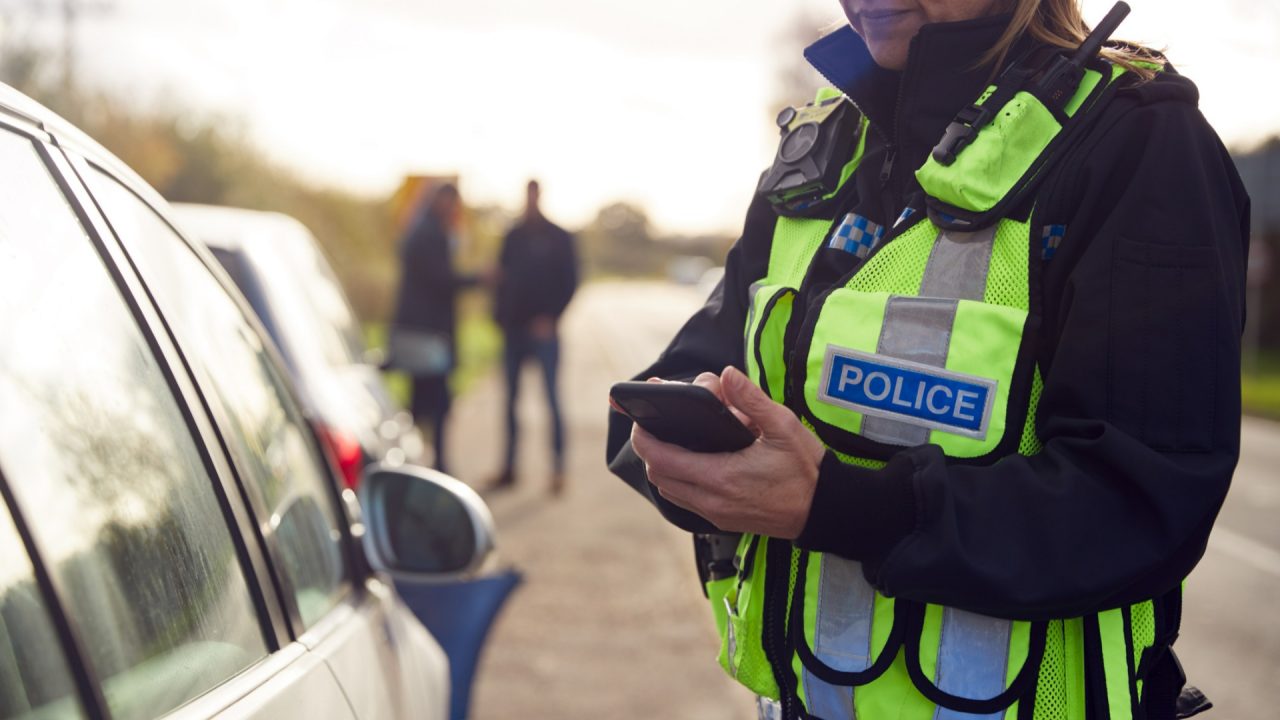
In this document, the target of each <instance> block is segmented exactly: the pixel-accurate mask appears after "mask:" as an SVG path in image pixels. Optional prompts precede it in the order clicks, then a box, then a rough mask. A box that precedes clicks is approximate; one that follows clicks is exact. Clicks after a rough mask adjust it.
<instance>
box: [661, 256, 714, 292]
mask: <svg viewBox="0 0 1280 720" xmlns="http://www.w3.org/2000/svg"><path fill="white" fill-rule="evenodd" d="M714 265H715V263H714V262H712V261H711V260H710V259H708V258H705V257H702V256H701V255H678V256H676V257H673V258H671V260H669V261H668V262H667V279H669V280H670V281H671V282H673V283H675V284H677V285H697V284H698V280H699V279H700V278H701V277H702V275H703V273H705V272H706V271H707V270H709V269H711V268H712V267H713V266H714Z"/></svg>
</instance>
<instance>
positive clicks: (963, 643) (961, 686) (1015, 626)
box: [900, 601, 1049, 720]
mask: <svg viewBox="0 0 1280 720" xmlns="http://www.w3.org/2000/svg"><path fill="white" fill-rule="evenodd" d="M900 602H903V601H900ZM910 605H911V607H910V609H908V610H906V611H905V612H904V613H903V619H904V623H905V625H906V627H905V628H904V638H905V647H904V655H905V660H906V669H907V676H908V677H910V678H911V682H912V684H913V685H915V687H916V689H917V690H918V691H919V692H920V694H921V695H924V696H925V697H926V698H927V699H928V700H929V701H930V702H932V703H934V704H936V705H937V706H938V707H939V711H938V715H937V717H938V718H941V719H950V718H955V719H956V720H958V719H959V718H960V717H964V716H965V715H964V714H969V715H995V714H998V713H1003V712H1004V711H1005V710H1007V709H1008V708H1009V707H1010V706H1011V705H1013V704H1014V703H1015V702H1018V701H1019V700H1026V701H1032V699H1033V698H1034V697H1035V693H1036V686H1037V681H1038V679H1039V675H1040V665H1041V661H1042V660H1043V659H1044V651H1045V641H1046V635H1047V631H1048V625H1049V624H1048V623H1047V622H1032V623H1029V622H1023V621H1020V620H1004V619H1001V618H994V617H989V616H986V615H980V614H978V613H972V612H968V611H966V610H960V609H958V608H950V607H943V606H940V605H932V604H929V605H920V604H918V603H910Z"/></svg>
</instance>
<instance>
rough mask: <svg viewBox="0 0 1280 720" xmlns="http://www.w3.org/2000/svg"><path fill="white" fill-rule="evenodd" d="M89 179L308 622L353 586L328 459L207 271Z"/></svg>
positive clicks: (164, 230) (133, 201) (131, 200)
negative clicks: (164, 321)
mask: <svg viewBox="0 0 1280 720" xmlns="http://www.w3.org/2000/svg"><path fill="white" fill-rule="evenodd" d="M90 184H91V185H92V186H93V188H94V192H95V195H96V196H97V197H98V200H99V202H101V203H102V205H103V207H104V208H105V209H106V211H107V215H108V216H109V217H110V219H111V223H112V226H113V227H114V228H115V230H116V232H117V233H118V234H119V235H120V238H121V240H122V241H123V242H124V244H125V246H126V247H127V248H128V249H129V251H130V254H131V255H132V256H133V258H134V261H135V262H137V264H138V268H139V270H140V272H141V273H142V276H143V278H144V279H145V280H147V282H148V285H149V286H150V287H151V290H152V292H154V293H155V294H156V297H157V300H158V302H159V303H160V305H161V306H162V308H163V309H164V312H165V316H166V317H167V318H168V320H169V322H170V323H171V325H172V326H173V329H174V332H175V333H176V334H177V336H178V342H179V344H181V345H182V346H183V349H184V350H185V352H186V355H187V358H188V359H189V360H190V361H191V363H192V364H193V365H194V366H195V369H196V371H197V373H198V374H199V375H200V378H199V379H200V382H201V384H202V385H204V386H206V387H207V388H208V389H210V390H212V391H213V393H214V395H216V397H217V400H218V402H219V403H220V404H221V406H222V408H223V410H224V414H225V418H226V422H227V427H225V428H224V431H225V433H226V435H227V440H228V442H229V443H230V445H231V450H232V453H233V454H234V456H235V461H236V465H237V467H239V468H240V471H241V473H242V474H243V475H244V476H245V477H246V478H247V480H248V482H249V485H250V488H251V490H252V491H253V492H255V493H256V494H257V496H258V500H259V502H260V504H261V507H262V508H263V514H264V517H263V520H265V521H266V522H267V523H268V524H269V526H270V528H271V529H272V530H273V531H274V533H275V536H276V545H277V548H278V551H279V552H278V556H277V557H276V558H275V560H276V563H277V565H278V566H279V567H280V568H281V569H282V572H283V574H284V578H283V579H284V580H285V582H286V583H287V584H288V585H289V586H290V587H291V588H292V589H293V594H294V596H295V598H296V600H297V604H298V609H299V611H300V613H301V616H302V621H303V624H304V625H307V626H310V625H311V624H313V623H314V622H315V621H316V620H318V619H319V618H320V617H322V616H323V615H324V614H325V613H326V612H327V611H328V610H329V609H330V608H332V607H333V606H334V605H335V604H336V603H337V602H338V600H339V599H340V598H341V596H342V594H343V593H344V592H345V590H346V587H347V586H346V584H345V580H344V578H345V567H344V564H343V557H344V556H343V553H342V547H341V542H342V538H341V535H340V534H339V531H338V524H337V520H336V515H335V513H334V511H333V507H334V506H333V501H332V493H333V490H332V489H331V488H330V487H329V486H328V485H327V484H328V483H330V482H331V480H330V478H329V475H328V472H327V469H326V467H325V465H324V463H323V461H322V460H321V458H322V456H321V455H320V454H319V452H318V450H317V448H316V447H315V445H314V443H313V442H312V438H311V435H310V433H309V432H308V431H307V428H306V425H305V424H304V421H303V419H302V416H301V414H300V413H299V412H298V410H297V408H296V406H295V405H294V403H293V402H292V401H291V399H290V397H289V393H288V392H287V390H286V388H285V385H284V384H283V382H282V381H281V376H280V374H279V373H278V372H277V370H276V366H275V363H274V362H273V361H272V358H271V356H270V355H269V354H268V353H267V351H266V349H265V348H264V347H263V345H262V341H261V340H260V339H259V337H258V334H257V333H256V332H255V331H254V329H253V327H252V326H251V325H250V324H249V323H248V322H246V320H245V317H244V315H243V314H242V313H241V311H240V307H239V305H237V304H236V303H235V302H234V301H233V300H232V298H231V296H230V295H228V294H227V291H226V290H225V289H224V288H223V287H222V285H221V284H220V283H219V282H218V281H217V279H216V278H215V277H214V276H213V275H212V274H211V273H210V272H209V269H208V268H207V267H206V266H205V265H204V264H203V262H201V260H200V259H199V258H198V257H197V256H196V254H195V253H194V252H192V251H191V249H190V248H189V247H187V245H186V244H185V243H184V242H183V241H182V238H180V237H179V236H178V235H177V234H176V233H174V232H173V230H172V229H171V228H170V227H169V226H168V225H167V224H166V223H165V222H164V220H162V219H161V218H160V216H159V215H156V214H155V212H153V211H152V210H151V208H150V207H148V206H147V205H146V204H145V203H143V202H142V201H141V200H139V199H138V198H137V196H135V195H134V194H133V193H131V192H129V191H128V190H127V189H125V188H124V187H123V186H121V185H120V184H118V183H117V182H115V181H114V180H112V179H111V178H110V177H108V176H106V175H101V174H96V173H95V174H94V175H93V176H91V178H90Z"/></svg>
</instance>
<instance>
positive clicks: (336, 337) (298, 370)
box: [173, 203, 426, 488]
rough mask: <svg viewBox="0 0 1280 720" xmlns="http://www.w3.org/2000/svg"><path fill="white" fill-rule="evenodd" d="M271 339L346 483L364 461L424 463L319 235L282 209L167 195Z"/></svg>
mask: <svg viewBox="0 0 1280 720" xmlns="http://www.w3.org/2000/svg"><path fill="white" fill-rule="evenodd" d="M173 210H174V213H175V215H174V217H175V218H176V219H177V221H178V224H179V226H180V227H182V229H183V230H185V231H188V232H190V233H192V234H193V235H194V236H195V237H196V238H197V239H198V240H200V241H202V242H204V243H205V244H206V245H207V246H208V247H209V250H210V251H211V252H212V253H213V256H214V257H215V258H217V259H218V262H219V263H221V264H222V266H223V268H224V269H226V271H227V273H228V274H229V275H230V276H231V278H232V280H234V281H235V283H236V285H237V287H238V288H239V289H240V291H241V293H243V294H244V296H245V299H247V300H248V301H249V304H250V306H252V307H253V309H254V311H255V312H256V313H257V314H258V317H259V318H260V319H261V320H262V324H263V326H264V327H265V328H266V330H267V332H268V333H269V334H270V335H271V338H272V339H273V340H274V341H275V343H276V346H277V347H278V348H279V349H280V354H281V356H282V357H283V358H284V362H285V366H286V367H287V368H288V369H289V372H290V375H291V376H292V378H293V380H294V386H295V387H296V388H297V389H298V392H299V399H300V400H301V402H302V405H303V411H304V412H305V413H306V415H307V417H308V418H312V419H313V420H314V421H315V423H316V430H317V432H318V433H319V434H320V436H321V438H322V440H324V441H325V442H326V443H327V444H328V445H329V447H330V449H331V450H332V451H333V453H334V456H335V457H336V458H337V460H338V465H339V467H340V469H341V470H342V473H343V479H344V481H345V482H346V484H347V486H348V487H353V488H354V487H356V486H357V485H358V484H359V476H360V471H361V469H363V468H364V466H365V465H366V464H368V463H371V462H379V461H386V462H389V463H392V464H399V463H404V462H408V463H415V464H422V463H423V461H424V459H425V457H424V456H425V450H426V447H425V444H424V442H423V439H422V434H421V433H420V432H419V431H418V429H417V427H416V426H415V425H414V424H413V418H412V417H411V416H410V415H409V413H408V412H406V411H405V410H404V409H403V408H401V407H398V406H397V405H396V403H395V402H394V401H393V400H392V399H391V397H390V395H389V394H388V392H387V389H386V387H385V386H384V385H383V382H382V375H381V372H380V370H379V368H378V365H379V364H380V358H378V357H377V356H376V355H375V354H373V353H370V351H369V350H368V349H367V348H366V347H365V344H364V338H363V336H362V333H361V331H360V325H359V323H358V322H357V321H356V318H355V313H353V312H352V310H351V306H350V304H349V303H348V302H347V296H346V294H345V293H344V292H343V291H342V286H341V285H340V284H339V283H338V279H337V277H335V275H334V273H333V269H332V268H331V267H330V265H329V262H328V260H326V259H325V256H324V253H323V252H321V250H320V247H319V243H318V242H317V241H316V239H315V237H314V236H313V235H312V234H311V232H310V231H309V230H307V228H306V227H305V226H304V225H303V224H302V223H300V222H298V221H297V220H295V219H293V218H291V217H289V216H287V215H282V214H280V213H273V212H258V211H255V210H242V209H240V208H229V207H214V206H210V205H190V204H184V203H175V204H174V205H173Z"/></svg>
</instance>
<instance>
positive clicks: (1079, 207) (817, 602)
mask: <svg viewBox="0 0 1280 720" xmlns="http://www.w3.org/2000/svg"><path fill="white" fill-rule="evenodd" d="M842 6H843V8H844V10H845V14H846V16H847V17H848V20H849V25H848V26H847V27H842V28H841V29H839V30H837V31H836V32H834V33H832V34H830V35H828V36H827V37H824V38H823V39H821V40H819V41H818V42H817V43H815V44H814V45H813V46H811V47H810V48H809V49H808V50H807V51H806V57H808V58H809V60H810V62H811V63H812V64H814V65H815V67H817V69H818V70H819V71H820V72H822V74H823V75H824V76H825V77H826V78H827V79H828V80H830V81H831V82H832V84H833V85H834V86H835V90H834V91H827V92H824V93H820V94H819V97H818V98H817V99H815V101H814V103H812V104H810V105H809V106H806V107H804V108H801V109H799V110H793V111H790V112H786V113H784V114H783V115H782V116H780V117H779V124H780V126H781V129H782V134H783V137H782V145H781V147H780V149H779V154H778V159H777V160H776V161H775V165H774V167H773V168H772V169H771V170H770V171H769V172H766V173H765V176H764V178H763V179H762V181H761V185H760V188H759V192H758V193H757V196H756V198H755V200H754V202H753V203H752V205H751V207H750V208H749V210H748V212H747V219H746V223H745V227H744V230H743V234H742V236H741V238H740V240H739V241H738V242H737V243H736V245H735V246H734V247H733V249H732V250H731V251H730V253H729V256H728V258H727V261H726V268H725V277H724V281H723V283H722V284H721V286H720V287H718V288H717V290H716V291H715V292H714V293H713V294H712V296H711V297H710V299H709V300H708V301H707V303H706V305H705V306H704V307H703V308H702V309H701V310H700V311H699V312H698V313H697V314H696V315H694V316H693V317H692V318H691V319H690V320H689V321H688V323H687V324H686V325H685V327H684V328H683V329H682V330H681V331H680V332H679V334H678V335H677V336H676V338H675V339H674V340H673V341H672V343H671V345H670V346H669V347H668V348H667V350H666V352H664V353H663V354H662V356H661V357H660V358H659V360H658V361H657V362H656V363H655V364H654V365H653V366H652V367H651V368H649V369H648V370H647V371H646V372H645V373H643V374H642V377H660V378H666V379H674V380H683V381H692V382H695V383H697V384H699V385H702V386H704V387H706V388H708V389H710V390H711V391H712V392H714V393H715V394H716V395H717V396H719V397H720V398H721V399H722V400H723V401H724V402H725V403H726V404H727V405H728V406H729V407H730V408H731V409H732V410H733V411H734V412H735V413H736V414H737V415H738V416H739V417H740V419H742V420H743V421H744V422H745V423H746V424H748V426H749V427H751V428H752V429H753V430H754V431H755V433H756V434H757V436H758V440H757V442H756V443H755V444H754V445H752V446H751V447H749V448H747V449H745V450H743V451H740V452H736V453H726V454H699V453H693V452H689V451H686V450H684V449H682V448H681V447H678V446H676V445H672V444H666V443H663V442H660V441H658V440H656V439H655V438H653V437H652V436H651V435H649V434H647V433H645V432H644V431H643V430H641V429H639V428H638V427H632V426H631V424H630V423H629V421H628V420H627V419H626V418H625V417H623V416H622V415H620V414H617V413H615V414H612V415H611V418H610V438H609V458H610V466H611V469H613V470H614V472H616V473H617V474H619V475H620V476H621V477H623V479H624V480H626V481H627V482H628V483H629V484H631V485H632V486H633V487H635V488H636V489H637V490H639V491H640V492H642V493H643V494H644V495H646V497H648V498H649V499H650V500H651V501H652V502H653V503H654V504H656V505H657V506H658V508H659V509H660V510H661V511H662V512H663V514H664V516H666V517H667V518H668V519H669V520H671V521H672V522H675V523H676V524H678V525H680V526H681V527H684V528H685V529H689V530H693V531H696V532H700V533H706V535H704V537H710V538H712V541H711V542H710V547H711V548H712V551H711V552H710V558H709V559H708V558H707V557H703V558H701V560H704V561H705V562H704V567H703V568H702V569H704V570H708V569H709V570H710V572H709V573H707V574H706V575H705V576H704V579H705V580H706V589H707V592H708V596H709V598H710V599H711V602H712V610H713V612H714V614H715V617H716V621H717V626H718V628H719V630H720V633H721V637H722V647H721V651H720V657H719V660H720V663H721V665H723V666H724V668H725V669H726V671H728V672H729V673H730V674H732V675H733V676H734V677H735V678H736V679H737V680H738V681H739V682H741V683H743V684H744V685H746V686H747V687H748V688H750V689H751V690H752V691H754V692H755V693H756V694H757V695H758V696H760V698H761V702H760V707H761V712H762V716H769V717H773V716H778V717H787V718H794V717H822V718H827V719H828V720H835V719H837V718H854V717H858V718H869V719H873V720H874V719H878V718H884V717H891V718H920V720H926V719H931V718H973V717H991V718H1008V719H1014V720H1023V719H1026V718H1035V719H1036V720H1040V719H1055V720H1056V719H1063V720H1066V719H1068V718H1111V719H1112V720H1116V719H1118V718H1137V717H1146V718H1166V717H1174V716H1175V714H1179V715H1180V716H1185V715H1186V714H1188V713H1190V712H1194V711H1195V710H1197V709H1202V708H1203V707H1204V706H1205V705H1206V703H1205V702H1204V701H1203V698H1202V696H1195V695H1194V694H1193V693H1191V692H1189V691H1185V692H1180V691H1182V690H1183V686H1184V680H1185V678H1184V677H1183V676H1182V674H1181V670H1180V667H1179V665H1178V663H1177V660H1176V658H1175V657H1174V655H1173V652H1172V650H1171V647H1170V646H1171V645H1172V643H1173V640H1174V639H1175V638H1176V636H1177V631H1178V624H1179V617H1180V609H1181V584H1182V582H1183V579H1184V578H1186V576H1187V575H1188V574H1189V573H1190V571H1191V569H1192V568H1193V567H1194V566H1195V564H1196V562H1197V561H1198V560H1199V558H1200V556H1201V555H1202V553H1203V551H1204V548H1205V544H1206V542H1207V539H1208V536H1209V531H1210V528H1211V527H1212V524H1213V521H1214V518H1215V516H1216V514H1217V512H1218V509H1219V508H1220V506H1221V504H1222V501H1223V498H1224V496H1225V494H1226V491H1227V487H1228V485H1229V482H1230V478H1231V474H1232V472H1233V469H1234V467H1235V463H1236V460H1237V457H1238V453H1239V418H1240V385H1239V366H1240V364H1239V348H1240V344H1239V339H1240V333H1241V329H1242V323H1243V308H1244V296H1243V277H1244V258H1245V257H1246V256H1247V238H1248V198H1247V196H1246V195H1245V193H1244V190H1243V188H1242V186H1241V183H1240V180H1239V178H1238V176H1237V174H1236V171H1235V169H1234V167H1233V165H1232V161H1231V159H1230V157H1229V156H1228V154H1227V152H1226V151H1225V149H1224V148H1223V146H1222V144H1221V142H1220V141H1219V140H1218V138H1217V136H1216V135H1215V133H1214V131H1213V130H1212V129H1211V128H1210V127H1209V125H1208V124H1207V123H1206V121H1205V120H1204V118H1203V117H1202V116H1201V114H1200V112H1199V111H1198V110H1197V106H1196V103H1197V91H1196V88H1195V86H1194V85H1193V84H1192V83H1191V82H1190V81H1188V80H1187V79H1185V78H1183V77H1182V76H1180V75H1178V74H1177V73H1176V71H1175V70H1174V69H1173V68H1172V67H1171V66H1170V65H1168V64H1167V63H1165V62H1164V60H1163V58H1161V57H1160V56H1158V55H1156V54H1154V53H1152V52H1149V51H1146V50H1143V49H1141V48H1138V47H1135V46H1132V45H1126V44H1121V43H1109V44H1107V45H1106V46H1105V47H1104V48H1103V49H1102V50H1101V53H1100V54H1099V53H1097V52H1091V51H1090V50H1089V48H1088V47H1087V46H1088V44H1089V39H1088V38H1086V35H1087V34H1088V30H1089V29H1088V28H1087V27H1086V25H1085V23H1084V21H1083V20H1082V17H1081V13H1080V9H1079V7H1078V6H1077V4H1076V2H1075V0H1008V1H1003V0H842ZM1109 19H1111V18H1110V17H1109ZM1113 24H1114V23H1113ZM1099 30H1101V28H1099ZM1102 34H1103V35H1106V34H1109V31H1108V32H1107V33H1102ZM1099 39H1101V38H1098V37H1095V38H1094V40H1099ZM1094 50H1096V48H1094ZM850 108H853V110H852V111H851V110H850ZM806 127H807V129H806ZM811 161H812V162H811ZM832 168H834V170H832ZM716 531H719V532H723V533H732V534H731V535H718V536H716V535H711V534H710V533H714V532H716ZM717 546H719V547H724V546H728V547H729V548H730V550H729V552H728V555H729V556H731V557H730V558H729V560H731V561H732V564H729V562H728V561H726V558H724V557H719V558H717V557H715V555H716V553H715V552H714V548H715V547H717ZM726 568H727V570H726ZM1180 698H1181V699H1180ZM1179 702H1181V705H1179Z"/></svg>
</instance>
